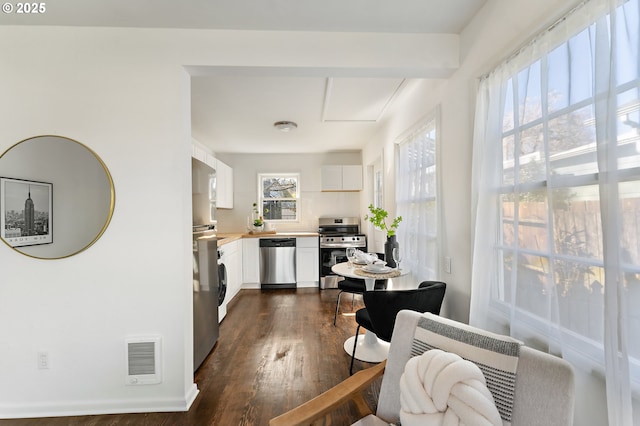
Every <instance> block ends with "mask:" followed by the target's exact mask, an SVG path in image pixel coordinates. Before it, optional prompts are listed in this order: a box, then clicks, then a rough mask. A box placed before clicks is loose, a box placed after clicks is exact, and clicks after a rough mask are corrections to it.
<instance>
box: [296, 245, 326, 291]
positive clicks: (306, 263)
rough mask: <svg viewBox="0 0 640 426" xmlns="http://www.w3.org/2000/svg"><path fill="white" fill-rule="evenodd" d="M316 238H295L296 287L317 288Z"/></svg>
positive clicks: (317, 252)
mask: <svg viewBox="0 0 640 426" xmlns="http://www.w3.org/2000/svg"><path fill="white" fill-rule="evenodd" d="M319 256H320V254H319V248H318V237H301V238H296V281H297V286H298V287H317V286H318V280H319V274H320V270H319V262H320V260H319Z"/></svg>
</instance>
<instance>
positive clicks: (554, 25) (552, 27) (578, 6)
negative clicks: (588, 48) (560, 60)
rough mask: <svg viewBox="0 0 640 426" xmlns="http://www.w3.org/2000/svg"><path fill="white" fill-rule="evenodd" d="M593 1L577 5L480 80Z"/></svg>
mask: <svg viewBox="0 0 640 426" xmlns="http://www.w3.org/2000/svg"><path fill="white" fill-rule="evenodd" d="M590 1H591V0H583V1H581V2H580V3H578V4H577V5H575V6H574V7H573V8H572V9H571V10H569V11H568V12H567V13H565V14H564V15H562V16H561V17H560V18H558V19H556V20H555V21H554V22H553V23H552V24H551V25H549V26H548V27H547V28H545V29H544V30H542V31H540V32H538V33H537V34H536V35H534V36H533V37H531V38H530V39H529V40H527V41H526V42H524V43H522V44H521V45H520V47H518V48H517V49H515V50H514V51H513V52H512V53H511V54H510V55H509V56H507V58H506V59H505V60H504V61H502V62H501V64H500V65H498V66H496V67H494V68H493V69H492V70H491V71H489V72H488V73H486V74H483V75H482V76H481V77H480V80H481V81H482V80H484V79H486V78H487V77H489V76H490V75H491V74H492V73H493V72H494V71H495V70H496V69H498V67H500V66H501V65H502V64H506V63H509V62H511V61H512V60H513V59H514V58H516V57H517V56H519V55H520V54H521V53H522V51H523V50H525V49H526V48H528V47H529V46H531V45H532V44H533V43H535V42H536V41H538V40H540V39H541V38H542V37H543V36H545V35H546V34H548V33H550V32H551V31H553V30H554V29H556V27H557V26H558V25H560V24H561V23H563V22H565V21H566V20H567V19H568V18H569V17H570V16H572V15H573V14H574V13H575V12H577V11H578V10H579V9H581V8H583V7H584V6H585V5H586V4H587V3H589V2H590Z"/></svg>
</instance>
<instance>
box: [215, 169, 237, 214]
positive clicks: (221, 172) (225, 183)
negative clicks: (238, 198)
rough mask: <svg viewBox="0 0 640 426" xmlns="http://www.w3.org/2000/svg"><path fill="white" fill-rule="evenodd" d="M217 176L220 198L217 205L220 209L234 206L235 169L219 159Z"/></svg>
mask: <svg viewBox="0 0 640 426" xmlns="http://www.w3.org/2000/svg"><path fill="white" fill-rule="evenodd" d="M216 176H217V178H218V188H217V189H218V199H217V200H216V206H217V207H218V208H219V209H232V208H233V169H232V168H231V167H229V166H227V165H226V164H225V163H223V162H222V161H220V160H217V166H216Z"/></svg>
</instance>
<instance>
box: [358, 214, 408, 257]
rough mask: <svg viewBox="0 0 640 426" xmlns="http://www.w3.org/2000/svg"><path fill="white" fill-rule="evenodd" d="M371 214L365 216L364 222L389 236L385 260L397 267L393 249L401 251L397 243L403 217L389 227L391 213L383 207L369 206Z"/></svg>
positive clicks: (399, 217)
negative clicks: (398, 230) (397, 232)
mask: <svg viewBox="0 0 640 426" xmlns="http://www.w3.org/2000/svg"><path fill="white" fill-rule="evenodd" d="M369 212H370V214H367V215H365V217H364V220H368V221H369V222H371V224H372V225H373V226H374V227H375V228H378V229H379V230H381V231H384V232H385V233H386V234H387V241H386V242H385V243H384V260H385V261H386V262H387V265H389V266H390V267H392V268H395V267H396V262H395V261H394V260H393V249H394V248H396V249H399V245H398V242H397V241H396V230H397V229H398V226H399V225H400V222H402V216H397V217H396V218H394V219H393V221H392V222H391V225H387V218H388V217H389V212H387V211H386V210H385V209H383V208H381V207H374V206H373V204H369Z"/></svg>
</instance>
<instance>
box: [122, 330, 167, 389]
mask: <svg viewBox="0 0 640 426" xmlns="http://www.w3.org/2000/svg"><path fill="white" fill-rule="evenodd" d="M160 342H161V340H160V337H159V336H144V337H130V338H127V339H126V341H125V346H126V363H127V374H126V383H127V385H153V384H157V383H160V382H161V381H162V375H161V367H162V364H161V362H160V352H161V346H160Z"/></svg>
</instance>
